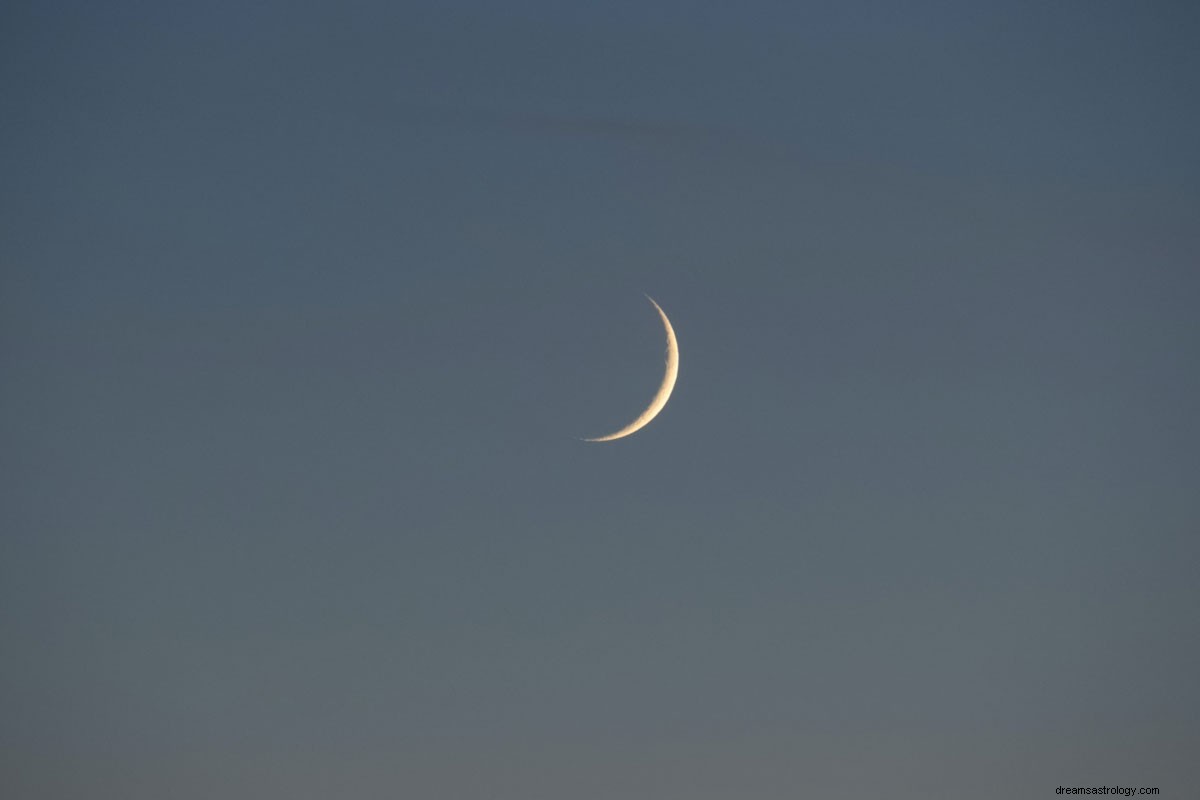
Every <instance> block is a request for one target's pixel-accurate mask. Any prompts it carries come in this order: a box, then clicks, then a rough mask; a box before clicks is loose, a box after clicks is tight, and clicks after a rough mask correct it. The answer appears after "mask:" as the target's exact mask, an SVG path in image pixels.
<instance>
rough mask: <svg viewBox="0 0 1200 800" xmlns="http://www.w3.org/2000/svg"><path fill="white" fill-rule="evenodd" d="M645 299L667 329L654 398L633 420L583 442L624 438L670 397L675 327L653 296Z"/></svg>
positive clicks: (675, 357)
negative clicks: (663, 360) (663, 368)
mask: <svg viewBox="0 0 1200 800" xmlns="http://www.w3.org/2000/svg"><path fill="white" fill-rule="evenodd" d="M646 299H647V300H649V301H650V305H652V306H654V308H655V310H656V311H658V315H659V316H660V317H662V324H663V328H665V329H666V331H667V363H666V372H665V373H664V374H663V381H662V385H661V386H659V387H658V393H657V394H655V395H654V399H653V400H651V401H650V405H648V406H647V407H646V410H645V411H643V412H642V413H641V414H639V415H638V418H637V419H635V420H634V421H633V422H631V423H629V424H628V425H626V426H625V427H624V428H621V430H619V431H617V432H616V433H610V434H608V435H607V436H597V437H596V438H595V439H584V441H585V442H611V441H613V440H614V439H624V438H625V437H626V436H629V435H631V434H634V433H637V432H638V431H640V430H641V429H642V428H644V427H646V426H647V425H649V424H650V420H652V419H654V418H655V417H657V416H658V413H659V412H660V411H662V410H663V408H664V407H665V406H666V405H667V400H668V399H670V397H671V390H672V389H674V388H675V379H676V378H678V377H679V343H678V342H676V341H675V329H674V328H672V327H671V320H669V319H667V315H666V314H665V313H664V312H663V310H662V308H661V307H660V306H659V305H658V303H656V302H654V298H653V297H651V296H650V295H646Z"/></svg>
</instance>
